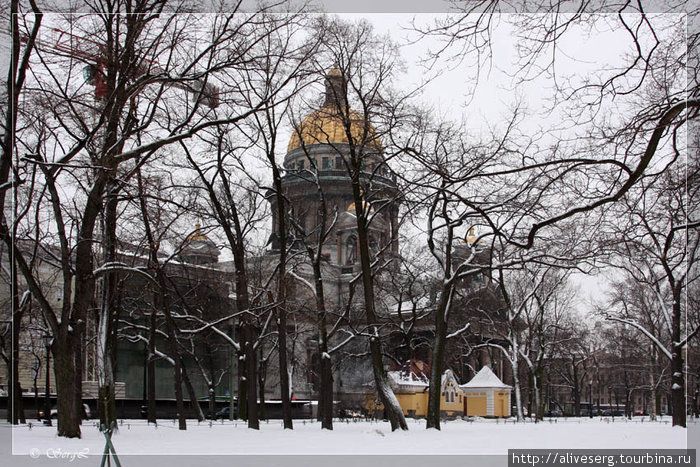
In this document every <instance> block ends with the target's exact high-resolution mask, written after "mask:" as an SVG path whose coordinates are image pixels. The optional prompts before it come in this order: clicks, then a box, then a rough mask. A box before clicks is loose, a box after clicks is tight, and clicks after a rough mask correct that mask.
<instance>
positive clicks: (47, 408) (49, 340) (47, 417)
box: [41, 334, 53, 426]
mask: <svg viewBox="0 0 700 467" xmlns="http://www.w3.org/2000/svg"><path fill="white" fill-rule="evenodd" d="M41 339H42V340H43V341H44V347H46V391H45V392H44V423H45V424H46V425H48V426H51V396H50V393H51V376H50V374H49V362H50V358H51V356H50V354H49V352H50V350H51V344H53V336H52V335H51V334H44V335H43V336H42V338H41Z"/></svg>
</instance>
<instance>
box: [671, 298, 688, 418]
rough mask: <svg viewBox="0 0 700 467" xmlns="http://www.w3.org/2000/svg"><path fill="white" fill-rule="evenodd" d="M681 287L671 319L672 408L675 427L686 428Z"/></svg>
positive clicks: (675, 299)
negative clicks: (681, 342)
mask: <svg viewBox="0 0 700 467" xmlns="http://www.w3.org/2000/svg"><path fill="white" fill-rule="evenodd" d="M680 292H681V287H680V285H676V287H674V288H673V315H672V319H671V326H672V330H671V331H672V332H671V372H672V374H671V408H672V412H673V413H672V415H673V421H672V424H673V426H682V427H685V426H686V413H685V411H686V403H685V376H684V375H683V347H681V346H680V345H679V344H677V343H679V342H680V341H681V303H682V300H683V297H682V296H681V293H680Z"/></svg>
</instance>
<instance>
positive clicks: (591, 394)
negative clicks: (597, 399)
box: [588, 379, 593, 418]
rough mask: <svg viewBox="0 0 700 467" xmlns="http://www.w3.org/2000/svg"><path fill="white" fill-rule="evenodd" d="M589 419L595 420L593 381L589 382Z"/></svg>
mask: <svg viewBox="0 0 700 467" xmlns="http://www.w3.org/2000/svg"><path fill="white" fill-rule="evenodd" d="M588 418H593V380H592V379H589V380H588Z"/></svg>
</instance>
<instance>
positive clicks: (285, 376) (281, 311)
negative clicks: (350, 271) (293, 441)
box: [260, 155, 294, 430]
mask: <svg viewBox="0 0 700 467" xmlns="http://www.w3.org/2000/svg"><path fill="white" fill-rule="evenodd" d="M270 159H271V164H272V174H273V179H274V184H275V192H276V193H275V196H276V198H277V225H278V232H279V239H280V252H279V272H278V274H277V306H275V311H276V313H277V335H278V350H277V355H278V356H279V369H280V397H281V399H282V422H283V425H284V429H285V430H292V429H293V428H294V425H293V424H292V402H291V391H290V388H289V384H290V383H289V370H288V366H289V364H288V363H287V284H286V282H287V281H286V278H287V237H288V235H287V212H286V211H287V210H286V207H285V206H286V203H285V197H284V194H283V192H282V179H281V176H280V173H279V170H278V169H277V164H275V160H274V155H272V157H271V158H270ZM264 402H265V401H264V399H263V398H262V397H261V399H260V403H261V404H263V405H264Z"/></svg>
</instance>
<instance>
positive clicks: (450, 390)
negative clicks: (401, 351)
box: [389, 362, 464, 418]
mask: <svg viewBox="0 0 700 467" xmlns="http://www.w3.org/2000/svg"><path fill="white" fill-rule="evenodd" d="M421 364H423V362H414V363H413V365H414V366H420V365H421ZM423 365H425V364H423ZM426 368H427V365H426ZM389 378H390V383H391V387H392V389H393V390H394V394H396V399H398V401H399V404H400V405H401V408H402V409H403V413H404V415H406V416H407V417H425V416H426V415H427V414H428V394H429V390H428V387H429V381H428V376H427V374H426V373H424V372H422V371H415V369H411V370H399V371H390V372H389ZM463 404H464V396H463V393H462V390H461V389H460V387H459V382H458V381H457V378H455V375H454V373H453V372H452V370H447V371H445V373H444V374H443V375H442V382H441V385H440V415H441V416H442V417H450V418H451V417H458V416H462V415H463V413H464V405H463Z"/></svg>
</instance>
